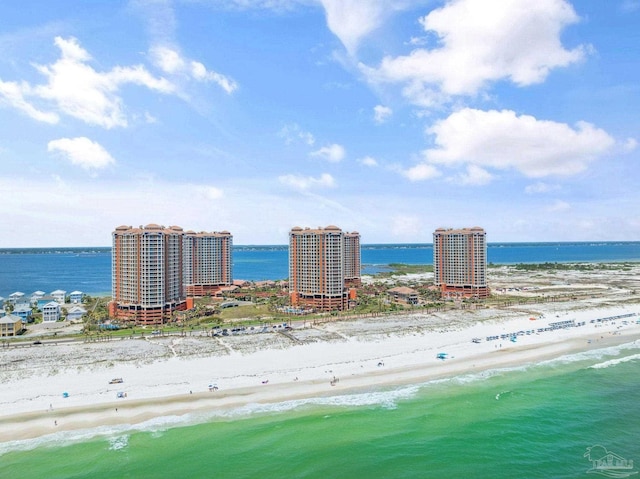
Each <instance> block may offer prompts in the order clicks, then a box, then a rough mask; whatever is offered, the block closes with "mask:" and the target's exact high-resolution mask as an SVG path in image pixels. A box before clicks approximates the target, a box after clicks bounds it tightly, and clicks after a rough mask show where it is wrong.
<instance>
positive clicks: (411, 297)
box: [387, 286, 419, 305]
mask: <svg viewBox="0 0 640 479" xmlns="http://www.w3.org/2000/svg"><path fill="white" fill-rule="evenodd" d="M387 293H388V294H389V296H391V297H392V298H393V300H394V301H398V302H400V303H406V304H411V305H414V304H418V301H419V298H418V292H417V291H416V290H415V289H411V288H408V287H407V286H398V287H397V288H391V289H390V290H389V291H387Z"/></svg>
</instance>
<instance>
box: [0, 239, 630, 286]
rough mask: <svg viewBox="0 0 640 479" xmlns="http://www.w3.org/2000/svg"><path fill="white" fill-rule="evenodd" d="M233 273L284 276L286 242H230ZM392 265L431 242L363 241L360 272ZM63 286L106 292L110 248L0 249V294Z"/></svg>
mask: <svg viewBox="0 0 640 479" xmlns="http://www.w3.org/2000/svg"><path fill="white" fill-rule="evenodd" d="M232 256H233V277H234V278H235V279H244V280H248V281H260V280H269V279H271V280H277V279H285V278H287V277H288V276H289V271H288V249H287V246H282V245H276V246H234V249H233V254H232ZM487 260H488V261H489V262H490V263H494V264H515V263H544V262H551V263H553V262H616V261H640V242H633V241H627V242H600V243H597V242H590V243H585V242H583V243H490V244H489V245H488V248H487ZM393 263H404V264H432V263H433V246H432V245H431V244H384V245H373V244H372V245H363V246H362V264H363V273H364V274H374V273H378V272H380V271H385V270H388V269H389V268H388V265H389V264H393ZM56 289H62V290H64V291H67V293H69V292H71V291H74V290H79V291H82V292H83V293H87V294H90V295H109V294H111V248H108V247H104V248H0V296H3V297H5V298H6V297H7V296H8V295H10V294H12V293H14V292H16V291H20V292H23V293H25V294H28V295H30V294H31V293H33V292H34V291H38V290H41V291H44V292H45V293H50V292H51V291H54V290H56Z"/></svg>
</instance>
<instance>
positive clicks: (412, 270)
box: [375, 263, 433, 278]
mask: <svg viewBox="0 0 640 479" xmlns="http://www.w3.org/2000/svg"><path fill="white" fill-rule="evenodd" d="M389 268H390V269H391V271H383V272H381V273H378V274H376V275H375V276H376V277H381V278H387V277H392V276H403V275H406V274H421V273H433V266H432V265H430V264H404V263H391V264H390V265H389Z"/></svg>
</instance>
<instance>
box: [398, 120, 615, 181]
mask: <svg viewBox="0 0 640 479" xmlns="http://www.w3.org/2000/svg"><path fill="white" fill-rule="evenodd" d="M428 133H430V134H432V135H434V137H435V138H434V143H435V147H433V148H430V149H427V150H425V151H424V152H423V156H424V159H425V162H426V163H424V164H422V165H419V166H422V167H423V168H425V171H429V170H428V167H431V166H432V165H433V164H439V165H446V166H455V165H460V164H467V165H475V166H478V167H480V168H495V169H514V170H517V171H519V172H520V173H522V174H523V175H525V176H527V177H530V178H541V177H544V176H550V175H574V174H576V173H579V172H581V171H583V170H584V169H585V168H587V166H588V165H589V163H591V162H592V161H595V160H596V159H598V158H600V157H602V156H603V155H604V154H605V153H606V152H607V151H608V150H609V149H610V148H611V147H612V145H613V144H614V140H613V139H612V138H611V137H610V136H609V135H608V134H607V133H606V132H605V131H604V130H601V129H598V128H596V127H595V126H593V125H591V124H589V123H586V122H578V123H577V124H576V126H575V128H571V127H570V126H569V125H567V124H565V123H557V122H553V121H544V120H537V119H536V118H534V117H533V116H529V115H521V116H517V115H516V113H515V112H513V111H510V110H502V111H496V110H492V111H481V110H474V109H470V108H465V109H462V110H460V111H457V112H455V113H452V114H451V115H450V116H449V117H448V118H445V119H443V120H441V121H438V122H437V123H435V125H434V126H432V127H431V128H429V129H428ZM416 168H418V167H414V168H413V169H412V170H416ZM410 171H411V170H410ZM417 171H418V172H419V171H420V170H417ZM413 176H414V177H415V176H416V175H415V171H414V175H413ZM428 177H429V176H427V178H428ZM413 179H423V178H413Z"/></svg>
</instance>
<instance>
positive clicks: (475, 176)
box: [453, 165, 493, 186]
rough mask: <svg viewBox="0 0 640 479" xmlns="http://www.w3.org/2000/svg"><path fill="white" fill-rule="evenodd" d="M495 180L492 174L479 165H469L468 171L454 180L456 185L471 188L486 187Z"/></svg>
mask: <svg viewBox="0 0 640 479" xmlns="http://www.w3.org/2000/svg"><path fill="white" fill-rule="evenodd" d="M492 179H493V176H492V175H491V173H489V172H488V171H487V170H485V169H483V168H480V167H479V166H477V165H467V170H466V171H465V172H464V173H461V174H460V175H458V176H457V177H456V178H454V179H453V182H454V183H459V184H461V185H470V186H481V185H486V184H487V183H489V182H490V181H491V180H492Z"/></svg>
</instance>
